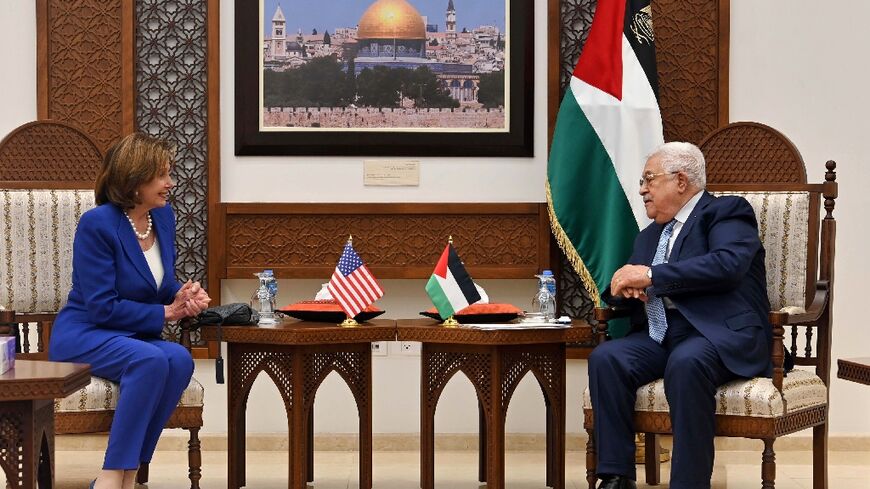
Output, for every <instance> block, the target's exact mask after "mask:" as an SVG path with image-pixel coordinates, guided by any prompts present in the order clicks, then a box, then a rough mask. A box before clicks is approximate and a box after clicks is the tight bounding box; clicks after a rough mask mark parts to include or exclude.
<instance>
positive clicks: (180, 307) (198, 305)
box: [163, 280, 211, 321]
mask: <svg viewBox="0 0 870 489" xmlns="http://www.w3.org/2000/svg"><path fill="white" fill-rule="evenodd" d="M209 302H211V297H209V296H208V293H207V292H206V291H205V289H203V288H202V286H201V285H200V284H199V282H191V281H190V280H188V281H187V282H186V283H185V284H184V285H182V286H181V289H179V290H178V292H177V293H176V294H175V300H174V301H172V304H169V305H168V306H164V308H163V310H164V317H165V318H166V320H167V321H178V320H179V319H181V318H185V317H190V316H196V315H197V314H199V313H200V312H202V311H203V310H204V309H205V308H206V307H208V303H209Z"/></svg>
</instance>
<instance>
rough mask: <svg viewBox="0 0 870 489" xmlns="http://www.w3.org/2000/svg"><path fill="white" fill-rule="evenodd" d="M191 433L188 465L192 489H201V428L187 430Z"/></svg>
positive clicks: (188, 444) (188, 447)
mask: <svg viewBox="0 0 870 489" xmlns="http://www.w3.org/2000/svg"><path fill="white" fill-rule="evenodd" d="M187 430H188V431H190V441H189V442H188V443H187V465H188V471H189V472H188V474H189V477H190V489H199V480H200V479H202V452H201V451H200V442H199V427H198V426H195V427H192V428H187Z"/></svg>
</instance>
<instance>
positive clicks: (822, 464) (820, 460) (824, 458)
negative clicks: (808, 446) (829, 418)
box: [813, 423, 828, 489]
mask: <svg viewBox="0 0 870 489" xmlns="http://www.w3.org/2000/svg"><path fill="white" fill-rule="evenodd" d="M813 489H828V423H825V424H823V425H820V426H815V427H813Z"/></svg>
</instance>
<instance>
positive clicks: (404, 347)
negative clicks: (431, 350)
mask: <svg viewBox="0 0 870 489" xmlns="http://www.w3.org/2000/svg"><path fill="white" fill-rule="evenodd" d="M421 346H422V344H421V343H420V342H419V341H400V342H399V353H400V354H402V355H408V356H416V357H418V356H420V349H421Z"/></svg>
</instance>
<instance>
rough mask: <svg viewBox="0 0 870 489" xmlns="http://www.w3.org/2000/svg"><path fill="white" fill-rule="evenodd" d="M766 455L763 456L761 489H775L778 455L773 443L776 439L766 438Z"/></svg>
mask: <svg viewBox="0 0 870 489" xmlns="http://www.w3.org/2000/svg"><path fill="white" fill-rule="evenodd" d="M763 441H764V453H762V455H761V489H774V487H775V484H776V453H775V452H774V451H773V442H775V441H776V438H765V439H764V440H763Z"/></svg>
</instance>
